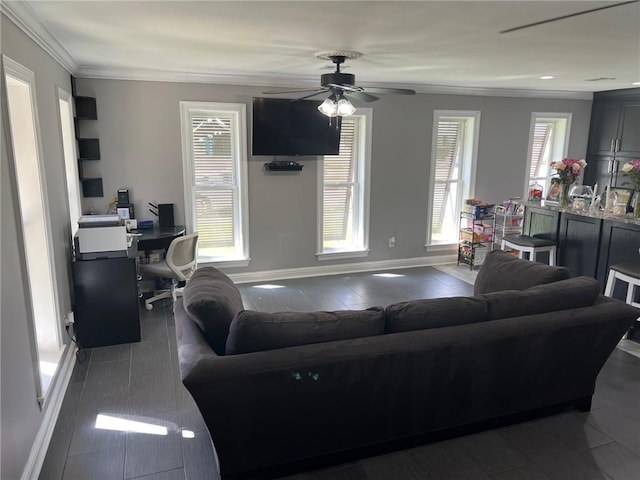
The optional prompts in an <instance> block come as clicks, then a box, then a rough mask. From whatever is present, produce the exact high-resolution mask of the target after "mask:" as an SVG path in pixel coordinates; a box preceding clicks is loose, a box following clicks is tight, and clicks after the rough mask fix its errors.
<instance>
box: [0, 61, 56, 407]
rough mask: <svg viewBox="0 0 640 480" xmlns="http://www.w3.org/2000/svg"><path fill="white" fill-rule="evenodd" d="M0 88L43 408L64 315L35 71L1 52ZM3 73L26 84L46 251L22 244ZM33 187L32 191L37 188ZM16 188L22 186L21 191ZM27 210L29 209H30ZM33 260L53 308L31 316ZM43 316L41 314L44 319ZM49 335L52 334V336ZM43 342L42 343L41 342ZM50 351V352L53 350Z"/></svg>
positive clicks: (33, 311) (21, 214)
mask: <svg viewBox="0 0 640 480" xmlns="http://www.w3.org/2000/svg"><path fill="white" fill-rule="evenodd" d="M2 67H3V68H2V81H1V84H2V87H3V90H4V91H5V95H6V97H5V98H6V109H5V110H4V111H3V112H2V114H3V116H4V120H5V124H6V128H7V132H8V135H7V150H8V152H9V155H10V156H11V158H12V163H13V165H12V168H13V171H12V175H13V180H14V181H15V185H16V195H15V203H16V205H17V206H18V212H17V213H18V218H19V225H18V235H19V237H20V249H21V255H20V257H21V258H20V261H21V264H22V265H21V268H22V270H23V272H24V278H25V283H24V289H25V297H26V298H27V299H28V300H29V301H28V302H27V305H26V313H27V317H28V319H29V322H28V325H27V330H28V332H29V344H30V345H29V347H30V350H31V358H32V360H33V366H34V369H33V372H34V381H35V390H36V399H37V401H38V404H39V405H40V408H41V409H44V407H45V405H46V402H47V400H48V398H49V397H48V393H49V392H50V391H51V386H52V385H53V383H54V380H55V377H56V375H57V374H58V372H59V371H60V364H61V361H62V353H63V351H64V347H65V344H64V342H63V337H62V328H61V325H62V318H63V315H62V313H61V310H60V297H59V292H58V282H57V279H56V277H55V272H56V266H55V255H54V248H53V240H52V238H53V235H52V231H51V214H50V211H49V196H48V194H47V185H46V181H45V179H46V171H45V168H44V162H43V155H42V152H43V148H42V137H41V134H40V120H39V117H38V103H37V101H36V84H35V74H34V73H33V72H32V71H31V70H29V69H28V68H26V67H24V66H23V65H21V64H20V63H18V62H16V61H15V60H13V59H11V58H9V57H7V56H6V55H2ZM7 76H9V77H12V78H14V79H16V80H17V81H19V82H22V83H24V84H27V85H28V86H29V97H30V105H31V121H32V122H33V125H32V128H33V134H34V137H35V144H34V145H33V147H34V152H33V153H34V154H35V157H36V159H35V160H36V169H37V176H39V178H32V179H30V181H29V189H28V191H29V192H31V193H33V192H34V191H37V193H38V199H37V200H35V202H34V201H33V199H31V200H29V202H30V204H31V205H34V204H36V203H37V204H38V205H37V206H38V207H39V208H41V209H42V210H41V213H42V219H43V224H42V227H43V233H44V238H39V239H36V240H38V241H42V242H43V243H44V247H45V250H46V251H45V252H42V251H41V250H40V247H41V245H37V246H35V247H34V246H33V245H32V246H31V247H28V245H27V243H28V242H29V238H30V237H29V236H28V235H26V233H25V230H26V228H27V227H26V225H27V223H28V222H30V221H33V217H32V216H31V217H30V218H25V215H26V213H25V211H24V210H25V208H27V207H24V206H23V204H22V197H23V195H24V194H26V192H24V190H26V189H24V188H21V187H20V181H19V178H18V171H17V169H18V163H19V160H18V159H17V158H16V148H15V145H16V143H15V142H16V138H15V133H14V132H13V129H14V128H15V126H14V125H11V120H10V118H11V114H10V109H11V107H10V101H9V99H8V95H9V93H8V90H7ZM36 189H37V190H36ZM21 190H23V191H22V192H21ZM30 208H32V207H30ZM34 248H37V249H38V255H37V257H38V258H37V259H34V258H31V259H29V255H30V254H29V251H30V250H31V251H33V250H34ZM34 263H37V264H40V265H42V264H47V267H48V268H47V271H46V277H47V278H46V282H47V285H46V287H47V289H50V292H48V293H51V303H52V305H51V308H52V310H53V311H47V312H46V315H45V316H44V317H43V316H38V315H36V311H37V310H41V308H42V299H41V298H38V299H36V298H34V287H33V285H34V278H33V277H34V276H36V277H37V279H38V281H42V280H43V278H42V272H41V271H40V270H38V272H34V271H33V270H32V266H31V265H33V264H34ZM38 288H42V285H40V287H38ZM36 302H38V303H39V304H40V307H39V308H36V306H35V304H36ZM45 317H46V318H45ZM52 335H53V338H52ZM43 343H46V345H44V346H43V345H42V344H43ZM52 349H55V350H52ZM43 355H47V357H48V356H51V355H54V356H55V357H56V359H57V361H56V364H55V370H53V369H52V368H51V367H52V366H53V364H52V362H50V361H48V360H44V359H43V358H42V357H43ZM47 379H48V380H49V381H48V383H47V384H45V381H46V380H47Z"/></svg>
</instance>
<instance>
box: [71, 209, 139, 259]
mask: <svg viewBox="0 0 640 480" xmlns="http://www.w3.org/2000/svg"><path fill="white" fill-rule="evenodd" d="M78 227H79V228H78V232H77V233H76V236H75V238H74V247H75V258H76V260H95V259H98V258H135V256H136V251H135V250H136V245H137V244H136V245H134V242H133V236H132V235H131V234H129V233H127V227H125V226H124V225H123V224H122V220H121V219H120V218H119V217H118V215H83V216H82V217H80V219H79V220H78Z"/></svg>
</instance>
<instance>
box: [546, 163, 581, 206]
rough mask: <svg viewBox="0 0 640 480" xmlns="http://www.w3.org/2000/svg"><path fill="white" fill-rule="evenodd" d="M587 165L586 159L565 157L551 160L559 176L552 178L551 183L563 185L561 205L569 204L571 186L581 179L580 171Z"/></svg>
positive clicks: (552, 166)
mask: <svg viewBox="0 0 640 480" xmlns="http://www.w3.org/2000/svg"><path fill="white" fill-rule="evenodd" d="M586 166H587V162H585V161H584V159H578V158H563V159H562V160H558V161H557V162H551V168H553V169H554V170H555V171H556V174H557V176H555V177H553V178H552V179H551V183H558V184H560V186H561V187H562V195H561V196H560V206H561V207H562V208H567V207H568V206H569V187H570V186H571V185H572V184H573V183H575V182H576V181H578V180H579V179H580V173H581V172H582V171H583V170H584V168H585V167H586Z"/></svg>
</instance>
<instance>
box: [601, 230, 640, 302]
mask: <svg viewBox="0 0 640 480" xmlns="http://www.w3.org/2000/svg"><path fill="white" fill-rule="evenodd" d="M625 262H633V263H638V262H640V225H634V224H631V223H623V222H616V221H613V220H605V221H604V222H603V226H602V242H601V244H600V255H599V261H598V281H599V282H600V284H601V285H602V288H603V289H604V285H605V283H606V281H607V274H608V272H609V267H610V266H611V265H615V264H616V263H625ZM618 283H619V284H621V285H617V288H616V289H615V290H614V295H613V296H614V297H615V298H618V299H620V300H623V301H624V299H625V296H624V294H623V292H624V290H625V289H624V285H625V283H624V282H618Z"/></svg>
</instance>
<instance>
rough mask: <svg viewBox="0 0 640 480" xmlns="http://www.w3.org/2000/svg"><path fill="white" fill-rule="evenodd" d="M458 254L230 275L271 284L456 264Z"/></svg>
mask: <svg viewBox="0 0 640 480" xmlns="http://www.w3.org/2000/svg"><path fill="white" fill-rule="evenodd" d="M457 259H458V256H457V254H455V255H451V254H446V255H430V256H427V257H413V258H399V259H393V260H377V261H371V262H355V263H340V264H336V265H318V266H313V267H298V268H283V269H279V270H263V271H260V272H246V273H230V274H229V278H231V280H233V281H234V283H251V282H270V281H273V280H284V279H288V278H305V277H319V276H324V275H343V274H346V273H359V272H371V271H374V270H394V269H398V268H410V267H431V266H435V265H446V264H449V263H455V262H456V261H457Z"/></svg>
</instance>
